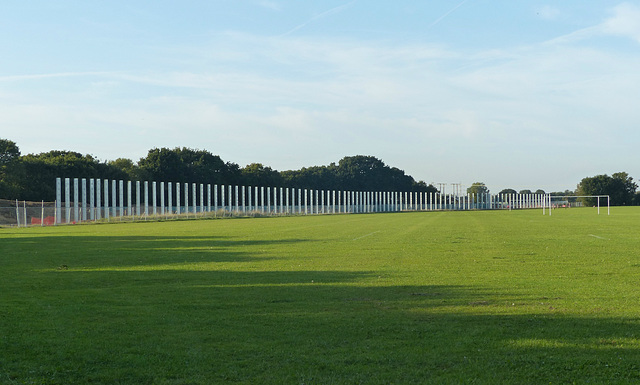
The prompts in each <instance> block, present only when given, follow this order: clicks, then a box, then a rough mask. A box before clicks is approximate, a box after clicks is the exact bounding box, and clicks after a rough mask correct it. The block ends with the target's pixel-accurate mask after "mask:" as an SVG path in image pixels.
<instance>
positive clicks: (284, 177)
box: [0, 139, 437, 201]
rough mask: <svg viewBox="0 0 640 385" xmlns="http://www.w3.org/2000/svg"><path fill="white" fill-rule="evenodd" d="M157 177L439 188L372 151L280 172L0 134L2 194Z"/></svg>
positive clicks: (205, 156)
mask: <svg viewBox="0 0 640 385" xmlns="http://www.w3.org/2000/svg"><path fill="white" fill-rule="evenodd" d="M56 177H75V178H101V179H115V180H141V181H142V180H150V181H151V180H155V181H167V182H192V183H210V184H225V185H245V186H269V187H295V188H310V189H325V190H352V191H416V192H437V189H436V188H435V187H434V186H432V185H427V184H426V183H425V182H423V181H416V180H415V179H414V178H413V177H412V176H410V175H407V174H406V173H405V172H404V171H403V170H400V169H398V168H396V167H390V166H388V165H386V164H385V163H384V162H383V161H382V160H380V159H378V158H376V157H373V156H363V155H357V156H347V157H344V158H342V159H341V160H340V161H339V162H338V163H337V164H336V163H331V164H329V165H328V166H313V167H303V168H301V169H300V170H288V171H277V170H274V169H272V168H271V167H268V166H265V165H263V164H261V163H252V164H249V165H247V166H245V167H240V166H239V165H238V164H236V163H233V162H229V161H224V160H223V159H221V158H220V156H218V155H214V154H212V153H211V152H209V151H206V150H195V149H191V148H185V147H182V148H180V147H176V148H172V149H170V148H154V149H151V150H149V151H148V153H147V155H146V156H145V157H144V158H141V159H140V160H138V161H137V162H134V161H133V160H131V159H126V158H119V159H116V160H113V161H100V160H98V159H97V158H95V157H93V156H92V155H84V154H81V153H78V152H73V151H49V152H44V153H40V154H28V155H22V154H21V153H20V149H19V147H18V145H17V144H16V143H15V142H13V141H11V140H8V139H0V198H3V199H19V200H31V201H40V200H45V201H53V200H55V193H56V192H55V178H56Z"/></svg>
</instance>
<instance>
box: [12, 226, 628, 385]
mask: <svg viewBox="0 0 640 385" xmlns="http://www.w3.org/2000/svg"><path fill="white" fill-rule="evenodd" d="M78 238H79V237H73V243H75V244H77V242H78ZM80 238H82V239H81V241H82V242H84V244H85V245H87V249H88V250H89V249H91V250H92V251H93V252H96V253H97V251H98V250H97V249H96V248H100V247H103V249H102V252H103V253H104V254H105V255H104V256H102V257H101V256H99V255H98V256H95V255H91V256H86V257H85V256H78V255H76V254H74V255H73V260H74V261H75V263H77V264H79V265H82V264H85V265H86V266H95V265H96V262H95V260H93V261H92V259H95V258H106V259H107V260H106V261H105V260H102V261H100V262H101V265H102V266H104V265H105V264H106V265H108V266H119V267H124V269H121V270H117V269H111V270H109V269H107V270H95V271H88V270H86V269H85V270H83V269H79V270H75V267H74V266H70V267H69V269H68V270H65V271H52V270H49V271H47V272H45V273H39V274H38V275H37V279H38V286H37V287H35V286H33V283H32V282H31V281H28V280H25V279H24V278H23V277H13V278H12V280H13V281H12V282H13V283H12V289H13V290H19V292H14V293H11V292H9V293H7V292H5V295H3V296H2V298H1V299H0V307H1V308H2V310H3V311H2V312H0V351H1V352H2V354H0V383H45V384H69V383H102V384H111V383H131V384H133V383H135V384H211V383H245V384H255V383H261V384H265V383H267V384H287V383H292V384H301V383H305V384H354V383H355V384H358V383H362V384H380V383H399V384H404V383H451V384H454V383H476V384H477V383H482V384H495V383H500V384H503V383H514V384H540V383H572V382H576V383H586V382H590V383H634V382H638V381H640V364H639V363H640V342H639V341H640V336H639V334H640V332H639V330H640V319H638V318H634V319H630V318H626V319H625V318H618V319H615V318H607V317H598V316H584V317H583V316H577V315H572V314H569V313H562V312H557V311H555V310H551V308H553V303H551V304H549V303H547V304H545V305H544V307H543V306H540V307H539V308H536V307H535V306H534V305H536V303H542V302H553V299H546V298H544V299H543V298H523V297H520V298H518V297H516V296H514V295H513V294H512V293H495V292H492V291H490V290H488V289H484V288H478V287H471V286H456V285H415V286H403V285H397V284H394V283H393V281H391V280H388V278H387V277H384V276H382V275H378V273H376V272H374V271H326V270H324V271H311V270H296V271H259V270H258V271H233V270H231V269H227V270H224V269H223V270H208V271H197V270H194V269H184V270H180V269H165V270H162V269H161V270H160V271H158V270H153V269H151V268H149V269H146V268H145V266H153V265H161V264H172V263H176V264H179V263H182V262H184V261H185V260H186V261H189V262H199V261H202V259H203V258H204V259H205V260H206V261H208V262H212V261H214V262H215V261H233V262H247V261H250V262H252V263H254V265H255V266H256V267H259V266H260V264H259V263H258V262H259V261H264V258H271V257H272V256H269V255H266V257H265V256H262V255H258V253H259V252H256V251H255V250H256V249H255V248H253V249H251V250H253V253H251V252H249V251H242V250H243V249H242V246H243V245H245V243H244V242H241V241H239V242H235V241H231V240H229V239H224V238H215V237H211V238H206V239H202V237H194V238H191V237H166V238H163V237H160V238H157V237H151V238H148V237H111V239H109V241H108V242H104V238H92V237H80ZM62 241H63V242H62V243H59V244H57V245H56V246H57V247H62V246H63V245H64V242H71V240H64V239H63V240H62ZM151 241H152V242H151ZM225 242H226V243H225ZM254 242H255V241H254ZM287 242H288V243H289V244H297V243H303V242H307V241H305V240H297V239H295V240H294V239H292V240H284V241H282V240H279V241H264V242H262V241H258V243H254V244H253V245H254V246H255V245H260V246H262V245H264V246H265V247H268V246H270V245H278V244H281V243H287ZM18 243H19V242H18ZM17 247H22V248H25V247H26V248H28V247H29V246H28V244H27V243H25V244H22V245H20V244H18V245H17ZM193 248H195V250H194V249H193ZM203 249H206V250H203ZM16 250H17V249H16ZM141 252H143V254H144V255H142V256H141V257H140V258H143V259H145V261H143V262H140V261H139V260H131V258H132V256H133V255H137V254H139V253H141ZM131 253H133V254H131ZM84 258H86V260H85V259H84ZM48 262H50V261H48ZM40 263H43V264H44V263H47V260H46V258H45V260H44V261H42V260H40ZM135 266H138V267H142V268H141V269H137V270H135V269H132V267H135ZM518 306H522V308H523V310H522V311H518ZM532 309H537V310H535V311H534V310H532Z"/></svg>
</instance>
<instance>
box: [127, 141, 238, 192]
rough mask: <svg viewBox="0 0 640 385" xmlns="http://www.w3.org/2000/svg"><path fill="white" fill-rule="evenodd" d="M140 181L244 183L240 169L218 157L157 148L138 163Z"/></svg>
mask: <svg viewBox="0 0 640 385" xmlns="http://www.w3.org/2000/svg"><path fill="white" fill-rule="evenodd" d="M138 168H139V172H140V178H141V179H145V180H157V181H167V182H171V181H173V182H193V183H218V184H233V183H238V184H239V183H240V182H241V172H240V167H239V166H238V165H237V164H235V163H229V162H226V163H225V162H224V161H223V160H222V159H221V158H220V157H219V156H218V155H214V154H212V153H210V152H208V151H205V150H193V149H190V148H186V147H183V148H178V147H176V148H174V149H168V148H154V149H152V150H149V152H148V154H147V156H146V157H145V158H142V159H140V161H139V162H138Z"/></svg>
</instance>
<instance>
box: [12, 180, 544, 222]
mask: <svg viewBox="0 0 640 385" xmlns="http://www.w3.org/2000/svg"><path fill="white" fill-rule="evenodd" d="M55 183H56V201H55V202H17V201H15V202H14V201H2V202H5V203H4V204H2V203H1V202H0V224H1V225H10V226H32V225H42V226H44V225H51V224H71V223H81V222H86V221H133V220H148V219H172V218H189V217H191V218H194V217H218V216H219V217H223V216H272V215H317V214H347V213H375V212H400V211H435V210H495V209H522V208H539V207H543V205H544V204H545V201H546V200H545V195H542V194H500V195H494V194H466V195H454V194H440V193H433V192H429V193H427V192H406V191H404V192H400V191H342V190H319V189H300V188H286V187H265V186H238V185H218V184H203V183H178V182H157V181H124V180H107V179H85V178H56V181H55Z"/></svg>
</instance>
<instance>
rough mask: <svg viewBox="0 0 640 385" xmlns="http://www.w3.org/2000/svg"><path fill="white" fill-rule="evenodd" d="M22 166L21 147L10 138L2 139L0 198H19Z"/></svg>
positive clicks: (0, 140) (0, 150)
mask: <svg viewBox="0 0 640 385" xmlns="http://www.w3.org/2000/svg"><path fill="white" fill-rule="evenodd" d="M19 168H20V148H18V145H17V144H16V143H15V142H13V141H11V140H8V139H0V198H4V199H15V198H18V194H19V191H20V188H19V184H18V180H17V179H16V176H17V174H19Z"/></svg>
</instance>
